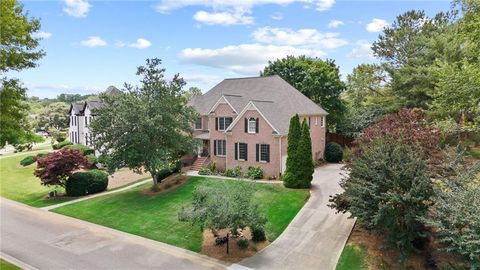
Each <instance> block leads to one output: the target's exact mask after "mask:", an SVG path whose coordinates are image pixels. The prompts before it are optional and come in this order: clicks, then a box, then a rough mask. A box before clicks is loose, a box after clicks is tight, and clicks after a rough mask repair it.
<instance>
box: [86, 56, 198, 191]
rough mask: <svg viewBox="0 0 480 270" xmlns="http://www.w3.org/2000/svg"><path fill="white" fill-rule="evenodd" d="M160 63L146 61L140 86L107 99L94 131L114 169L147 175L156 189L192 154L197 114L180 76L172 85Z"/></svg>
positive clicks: (158, 61)
mask: <svg viewBox="0 0 480 270" xmlns="http://www.w3.org/2000/svg"><path fill="white" fill-rule="evenodd" d="M160 64H161V60H160V59H156V58H154V59H147V61H146V66H141V67H139V68H138V70H137V75H140V76H142V79H141V81H140V82H141V84H140V86H135V87H134V86H131V85H128V84H126V85H125V88H126V89H125V91H124V93H123V94H121V95H117V96H114V97H112V96H103V97H102V98H103V101H104V104H105V106H103V107H101V108H99V109H98V110H96V111H95V114H96V117H95V119H94V120H93V121H92V124H91V125H90V128H91V130H92V133H93V137H94V140H93V142H94V144H95V148H96V149H98V150H99V151H100V152H101V153H102V154H104V155H106V156H108V157H109V163H108V167H109V169H110V170H116V169H118V168H121V167H124V166H127V167H129V168H131V169H134V170H136V171H142V170H145V171H147V172H149V173H150V174H151V176H152V178H153V184H154V187H156V185H157V183H158V181H159V180H158V174H159V172H160V171H161V170H162V169H165V168H171V167H173V165H174V164H175V162H176V161H177V160H178V159H179V158H180V156H181V155H183V154H185V153H189V152H191V151H193V138H192V133H193V128H192V126H191V125H192V123H193V122H194V121H195V119H196V117H197V114H196V112H195V110H194V109H193V108H192V107H190V106H187V104H186V102H187V101H186V100H185V98H184V97H183V94H184V92H185V91H184V90H183V86H184V85H185V82H184V80H183V79H182V78H180V76H179V75H178V74H177V75H175V76H174V77H173V79H172V80H171V81H169V82H167V81H166V80H165V78H164V76H165V69H164V68H161V67H160Z"/></svg>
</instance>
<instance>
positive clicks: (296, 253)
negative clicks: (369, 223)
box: [240, 164, 355, 270]
mask: <svg viewBox="0 0 480 270" xmlns="http://www.w3.org/2000/svg"><path fill="white" fill-rule="evenodd" d="M341 167H342V165H339V164H328V165H326V166H322V167H319V168H317V169H316V170H315V174H314V176H313V181H312V189H311V197H310V199H309V200H308V202H307V203H306V204H305V206H304V207H303V208H302V209H301V210H300V212H299V213H298V214H297V216H296V217H295V218H294V219H293V221H292V223H290V225H289V226H288V227H287V229H286V230H285V231H284V232H283V233H282V234H281V235H280V237H278V238H277V239H276V240H275V241H274V242H273V243H272V244H271V245H270V246H268V247H267V248H265V249H264V250H262V251H260V252H259V253H257V254H256V255H254V256H253V257H250V258H247V259H245V260H243V261H241V262H240V265H241V266H245V267H248V268H252V269H275V270H278V269H289V270H292V269H302V270H308V269H322V270H330V269H335V267H336V265H337V261H338V259H339V257H340V254H341V253H342V250H343V247H344V245H345V242H346V241H347V239H348V236H349V235H350V232H351V230H352V228H353V225H354V223H355V220H353V219H348V218H347V217H348V215H343V214H335V210H333V209H330V208H329V207H327V204H328V199H329V195H333V194H335V193H339V192H340V191H341V188H340V186H339V185H338V183H339V181H340V179H341V175H340V173H341Z"/></svg>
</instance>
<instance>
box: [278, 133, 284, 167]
mask: <svg viewBox="0 0 480 270" xmlns="http://www.w3.org/2000/svg"><path fill="white" fill-rule="evenodd" d="M278 141H279V145H280V147H279V148H278V154H279V155H280V159H279V160H280V172H279V173H278V175H279V176H280V175H282V167H283V159H282V136H280V137H278Z"/></svg>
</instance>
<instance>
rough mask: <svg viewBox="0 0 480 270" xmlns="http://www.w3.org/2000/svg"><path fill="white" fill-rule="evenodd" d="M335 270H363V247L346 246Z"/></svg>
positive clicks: (364, 253)
mask: <svg viewBox="0 0 480 270" xmlns="http://www.w3.org/2000/svg"><path fill="white" fill-rule="evenodd" d="M336 269H337V270H364V269H368V266H367V249H366V248H365V247H364V246H359V245H356V244H348V245H346V246H345V248H344V249H343V252H342V255H341V256H340V259H339V260H338V263H337V268H336Z"/></svg>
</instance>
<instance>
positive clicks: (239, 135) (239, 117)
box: [190, 76, 328, 177]
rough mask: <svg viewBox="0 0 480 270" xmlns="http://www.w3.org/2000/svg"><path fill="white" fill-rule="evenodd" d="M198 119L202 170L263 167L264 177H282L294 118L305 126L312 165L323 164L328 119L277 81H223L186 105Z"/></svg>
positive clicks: (284, 82)
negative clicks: (320, 161) (213, 164)
mask: <svg viewBox="0 0 480 270" xmlns="http://www.w3.org/2000/svg"><path fill="white" fill-rule="evenodd" d="M190 105H191V106H193V107H194V108H195V109H196V110H197V111H198V113H199V114H200V117H199V118H198V119H197V121H196V122H195V124H194V136H195V138H196V139H198V140H200V141H201V143H200V147H199V149H198V156H199V157H200V158H199V159H198V160H197V162H196V163H197V166H196V167H197V168H198V163H200V165H205V164H206V163H208V162H210V161H214V162H216V164H217V167H218V168H219V169H221V170H224V169H226V168H233V167H235V166H237V165H240V166H241V167H242V168H244V169H246V168H247V167H249V166H261V167H262V169H263V171H264V174H265V175H266V176H276V177H278V176H279V175H281V174H282V173H283V172H284V171H285V163H286V159H287V135H288V127H289V124H290V118H291V117H292V116H294V115H295V114H298V115H299V116H300V120H301V121H303V120H304V119H306V120H307V122H308V124H309V126H310V135H311V138H312V153H313V159H314V160H318V159H321V158H323V154H324V150H325V126H326V115H327V114H328V113H327V112H326V111H325V110H324V109H322V108H321V107H320V106H319V105H317V104H315V103H314V102H313V101H311V100H310V99H309V98H307V97H306V96H304V95H303V94H302V93H300V92H299V91H298V90H297V89H295V88H294V87H293V86H291V85H290V84H288V83H287V82H286V81H284V80H283V79H282V78H281V77H279V76H268V77H250V78H238V79H225V80H223V81H222V82H220V83H219V84H218V85H216V86H215V87H213V88H212V89H211V90H210V91H208V92H207V93H205V94H203V95H200V96H195V97H193V98H192V100H191V101H190Z"/></svg>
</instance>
